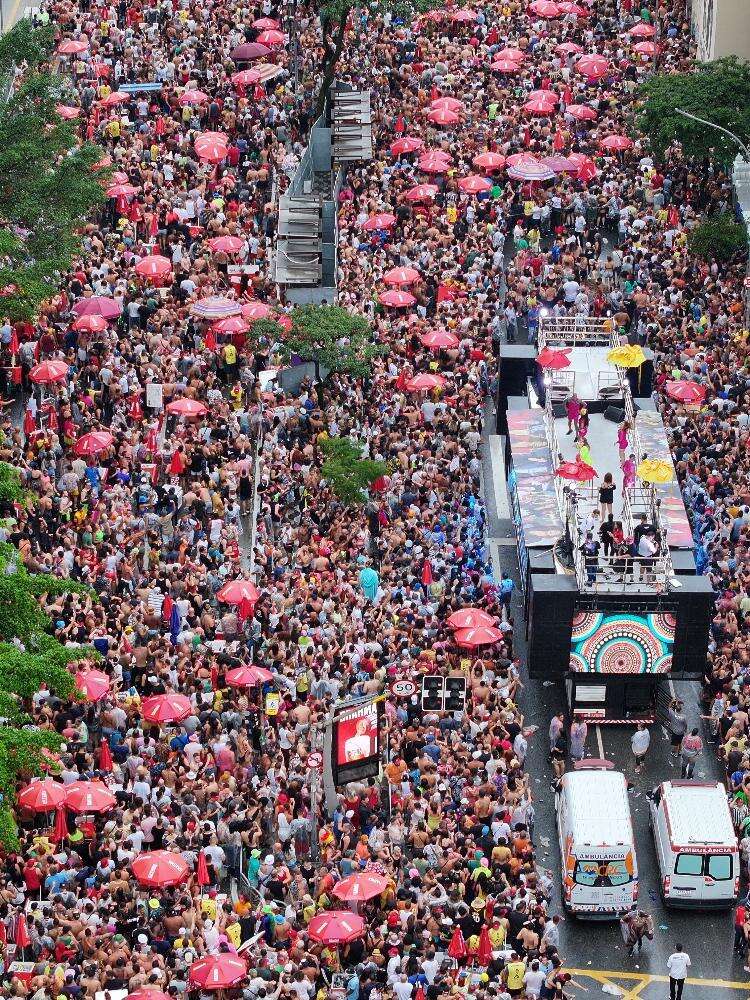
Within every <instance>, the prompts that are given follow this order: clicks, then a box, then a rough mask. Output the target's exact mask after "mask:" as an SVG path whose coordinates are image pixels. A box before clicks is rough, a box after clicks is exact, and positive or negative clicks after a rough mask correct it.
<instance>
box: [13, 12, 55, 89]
mask: <svg viewBox="0 0 750 1000" xmlns="http://www.w3.org/2000/svg"><path fill="white" fill-rule="evenodd" d="M54 48H55V26H54V25H53V24H45V25H43V26H41V27H34V25H33V23H32V21H31V19H30V18H28V17H23V18H21V20H20V21H17V22H16V24H15V25H14V26H13V27H12V28H11V29H10V31H6V33H5V34H4V35H2V36H0V76H5V75H6V74H7V73H9V72H10V71H11V70H12V69H13V67H14V66H23V65H24V64H25V65H26V66H27V67H29V68H30V69H35V68H36V67H37V66H39V65H40V64H41V63H43V62H46V60H47V59H49V57H50V56H51V55H52V52H53V51H54Z"/></svg>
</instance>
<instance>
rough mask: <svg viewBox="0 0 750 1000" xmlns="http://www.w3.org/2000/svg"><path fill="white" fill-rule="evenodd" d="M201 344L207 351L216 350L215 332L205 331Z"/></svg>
mask: <svg viewBox="0 0 750 1000" xmlns="http://www.w3.org/2000/svg"><path fill="white" fill-rule="evenodd" d="M203 346H204V347H205V348H206V350H208V351H215V350H216V334H215V333H214V331H213V330H208V331H206V336H205V337H204V338H203Z"/></svg>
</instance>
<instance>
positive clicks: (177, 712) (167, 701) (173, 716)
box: [141, 694, 193, 725]
mask: <svg viewBox="0 0 750 1000" xmlns="http://www.w3.org/2000/svg"><path fill="white" fill-rule="evenodd" d="M192 712H193V706H192V705H191V703H190V699H189V698H188V697H186V696H185V695H184V694H155V695H152V696H151V697H150V698H144V699H143V702H142V703H141V715H142V716H143V718H144V719H145V720H146V722H151V723H153V724H155V725H163V724H164V723H170V722H182V720H183V719H187V717H188V716H189V715H191V714H192Z"/></svg>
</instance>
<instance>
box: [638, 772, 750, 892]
mask: <svg viewBox="0 0 750 1000" xmlns="http://www.w3.org/2000/svg"><path fill="white" fill-rule="evenodd" d="M649 809H650V820H651V832H652V833H653V836H654V846H655V847H656V860H657V863H658V865H659V877H660V880H661V894H662V897H663V899H664V902H665V903H666V905H667V906H674V907H677V906H681V907H693V908H695V909H703V908H706V909H708V908H710V907H721V906H727V907H728V906H733V905H734V903H735V902H736V901H737V894H738V892H739V889H740V855H739V849H738V845H737V837H736V835H735V832H734V826H733V825H732V817H731V814H730V812H729V804H728V802H727V793H726V791H725V789H724V788H723V786H722V785H720V784H719V783H718V782H715V781H664V782H662V783H661V784H660V785H658V786H657V787H656V788H655V789H654V790H653V792H652V793H651V795H650V796H649Z"/></svg>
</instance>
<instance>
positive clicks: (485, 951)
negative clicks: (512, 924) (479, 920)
mask: <svg viewBox="0 0 750 1000" xmlns="http://www.w3.org/2000/svg"><path fill="white" fill-rule="evenodd" d="M491 961H492V942H491V941H490V931H489V928H488V927H487V925H486V924H485V925H484V926H483V927H482V929H481V931H480V932H479V945H478V946H477V963H478V964H479V965H489V964H490V962H491Z"/></svg>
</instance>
